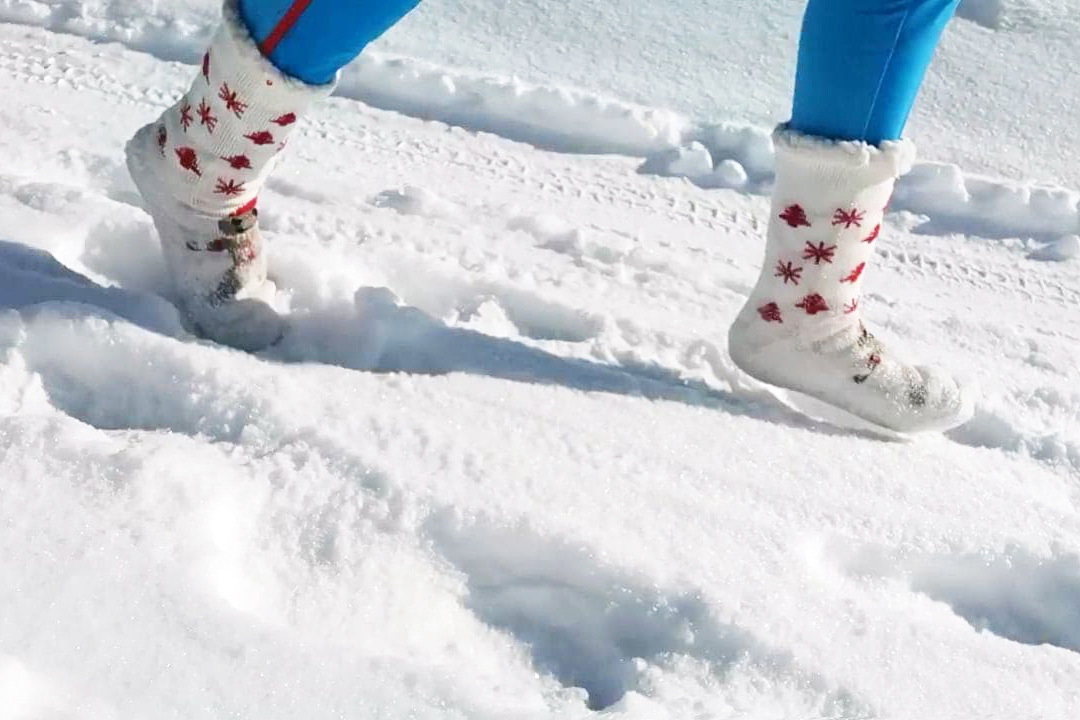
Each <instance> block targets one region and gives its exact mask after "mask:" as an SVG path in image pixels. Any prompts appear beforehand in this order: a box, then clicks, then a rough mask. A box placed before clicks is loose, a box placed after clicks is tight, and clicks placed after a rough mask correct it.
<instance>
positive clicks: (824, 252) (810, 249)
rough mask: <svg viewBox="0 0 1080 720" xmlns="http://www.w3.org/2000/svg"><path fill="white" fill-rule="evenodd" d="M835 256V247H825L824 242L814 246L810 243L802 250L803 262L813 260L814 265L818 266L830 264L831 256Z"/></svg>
mask: <svg viewBox="0 0 1080 720" xmlns="http://www.w3.org/2000/svg"><path fill="white" fill-rule="evenodd" d="M835 254H836V246H835V245H829V246H828V247H825V243H824V242H820V243H818V244H817V245H814V243H812V242H808V243H806V248H805V249H804V250H803V255H802V256H803V260H813V261H814V264H815V265H820V264H821V263H823V262H825V263H828V264H830V265H831V264H832V261H833V256H834V255H835Z"/></svg>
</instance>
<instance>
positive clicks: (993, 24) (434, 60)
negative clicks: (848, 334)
mask: <svg viewBox="0 0 1080 720" xmlns="http://www.w3.org/2000/svg"><path fill="white" fill-rule="evenodd" d="M494 5H496V4H492V3H479V2H470V1H466V0H460V1H458V2H454V1H452V0H428V2H427V3H426V5H425V6H424V7H423V8H422V10H420V11H418V13H417V14H416V15H415V16H414V17H411V18H410V19H409V20H408V21H407V24H405V25H404V26H402V27H400V28H398V29H396V30H395V31H394V32H393V34H392V36H391V37H388V38H387V39H386V40H385V41H383V42H381V43H380V45H379V47H378V48H377V52H376V54H373V55H372V56H371V58H370V59H368V60H364V61H363V62H361V63H359V64H358V65H357V66H356V67H355V68H354V69H351V70H350V71H349V76H348V78H347V79H346V83H345V86H344V87H343V90H342V92H341V93H340V94H339V97H337V98H335V99H333V100H332V101H330V102H329V103H327V105H326V106H324V107H321V108H320V109H319V110H318V111H317V112H316V113H315V114H314V115H313V117H311V118H310V119H309V120H307V121H305V123H304V125H303V127H302V129H301V130H300V131H299V133H298V136H297V138H296V141H295V143H293V145H292V147H291V148H290V154H289V155H288V157H287V159H286V161H285V163H284V164H283V165H282V167H281V171H280V173H279V174H278V175H277V176H275V178H274V179H273V180H272V182H271V183H270V186H269V187H268V188H267V191H266V192H265V193H264V197H263V201H262V211H263V214H262V219H263V221H264V225H265V229H266V233H267V236H268V239H269V242H270V243H271V244H272V246H273V256H272V266H271V272H272V274H273V275H274V276H275V278H276V279H277V280H278V283H279V286H280V287H282V288H285V290H284V293H285V294H284V295H283V298H282V299H283V301H284V302H286V303H287V304H288V305H289V306H290V308H291V313H292V314H291V328H290V331H289V333H288V335H287V336H286V338H285V340H284V341H283V342H282V343H281V344H280V345H279V346H277V347H275V348H272V349H270V350H268V351H266V352H264V353H261V354H258V355H254V356H252V355H247V354H243V353H239V352H235V351H232V350H229V349H226V348H222V347H218V346H215V345H213V344H210V343H206V342H202V341H199V340H197V339H195V338H193V337H192V336H191V335H190V334H189V333H188V332H187V331H186V330H185V328H184V327H183V324H182V322H181V320H180V318H179V317H178V315H177V313H176V311H175V309H174V307H173V305H172V304H171V303H170V302H169V298H168V297H163V296H162V295H161V288H162V287H163V286H164V268H163V266H162V261H161V258H160V254H159V253H158V251H157V249H156V248H155V246H154V243H153V239H152V237H153V236H152V229H151V223H150V220H149V218H148V217H147V216H146V214H145V213H144V212H143V210H142V209H141V206H140V202H139V199H138V197H137V196H136V195H135V193H134V190H133V187H132V185H131V182H130V180H129V179H128V178H127V176H126V173H125V172H124V169H123V160H122V157H121V148H122V144H123V141H124V140H125V139H126V138H127V137H128V135H129V134H130V133H131V132H132V131H133V130H134V129H135V128H136V127H138V126H139V125H141V124H142V123H144V122H145V121H147V120H148V119H150V118H152V117H154V116H155V115H156V114H157V113H159V112H160V111H161V109H162V108H164V107H166V106H167V105H168V104H169V103H170V102H171V100H172V99H173V98H174V97H175V96H176V95H177V94H178V93H179V92H181V90H182V89H183V87H184V86H185V85H186V83H187V81H188V79H189V77H190V75H191V74H192V72H194V70H193V68H192V67H190V66H186V65H182V64H179V63H176V62H172V61H175V60H191V59H192V58H193V57H194V56H195V54H196V52H197V51H196V48H197V47H198V44H199V43H200V42H201V38H203V37H205V35H206V32H207V29H208V23H209V22H211V18H212V16H213V12H214V8H213V5H212V4H211V3H209V2H201V1H200V2H194V1H193V0H159V1H158V2H146V1H145V0H140V1H139V2H125V3H119V2H113V1H109V0H97V1H95V2H79V3H76V2H67V1H58V2H51V3H41V2H31V1H29V0H0V13H2V17H3V18H4V19H5V20H7V21H8V22H9V24H7V25H0V46H2V47H3V52H0V93H2V94H3V96H4V97H6V98H9V102H7V103H4V104H3V105H2V106H0V157H2V158H3V161H2V164H0V479H2V483H0V580H2V581H3V582H0V718H5V719H6V718H35V719H36V718H76V717H77V718H80V719H82V718H132V717H163V716H174V717H184V718H204V717H205V718H221V717H230V716H233V717H259V718H277V717H282V718H290V717H312V718H324V717H363V718H369V717H370V718H407V717H412V718H470V719H471V718H500V719H502V718H548V717H550V718H567V717H568V718H584V717H594V716H595V717H606V718H620V719H623V718H625V719H626V720H631V719H633V720H636V719H642V720H662V719H663V718H679V719H680V720H681V719H683V718H690V717H693V718H755V719H757V718H808V717H843V718H854V717H875V718H878V717H880V718H928V717H930V718H954V717H955V718H961V717H963V718H969V717H1023V718H1046V719H1047V720H1059V719H1062V718H1070V717H1074V716H1075V715H1076V714H1077V711H1078V710H1080V690H1078V688H1080V638H1078V637H1077V631H1076V628H1077V627H1080V617H1078V615H1077V608H1078V607H1080V512H1078V510H1077V506H1078V502H1080V390H1078V389H1077V386H1076V377H1077V369H1078V368H1077V357H1078V352H1077V348H1078V343H1080V313H1078V312H1077V309H1078V306H1080V277H1078V268H1080V265H1078V262H1080V261H1078V260H1077V258H1078V257H1080V248H1078V247H1077V246H1078V244H1080V241H1078V240H1077V238H1076V236H1077V229H1078V221H1077V200H1078V199H1080V197H1078V196H1077V194H1076V191H1075V188H1080V176H1077V175H1076V174H1075V173H1076V171H1077V170H1076V167H1075V163H1074V162H1072V163H1070V162H1069V159H1070V157H1071V158H1075V157H1076V156H1077V154H1076V153H1075V152H1073V146H1072V143H1074V142H1075V140H1074V139H1073V137H1072V133H1071V132H1066V131H1065V130H1064V129H1065V128H1067V127H1068V123H1069V122H1071V120H1070V117H1075V116H1076V114H1075V112H1072V111H1071V108H1072V107H1073V106H1074V105H1075V104H1076V103H1077V102H1080V100H1078V99H1077V97H1076V96H1075V94H1069V93H1065V94H1061V93H1059V95H1058V97H1056V98H1053V99H1052V98H1051V97H1050V96H1049V95H1048V94H1047V88H1048V87H1050V85H1051V84H1052V83H1054V82H1057V81H1058V80H1060V78H1061V77H1063V75H1062V74H1061V73H1064V72H1066V71H1067V70H1068V68H1070V67H1075V64H1076V60H1077V59H1080V58H1078V57H1077V54H1076V53H1077V51H1076V50H1075V48H1074V47H1073V43H1071V42H1070V43H1068V44H1062V41H1061V37H1062V36H1061V35H1059V31H1060V30H1061V29H1062V28H1064V29H1067V28H1068V27H1070V26H1071V27H1075V23H1076V16H1075V11H1074V10H1073V11H1072V14H1070V12H1069V11H1070V8H1069V7H1067V5H1068V3H1064V2H1055V1H1053V0H1044V1H1043V2H1034V0H1024V1H1023V2H1021V1H1020V0H1018V1H1017V2H1015V3H1013V2H1006V3H976V2H971V1H970V0H969V1H968V2H966V3H965V11H964V14H965V16H966V17H967V18H968V19H969V20H962V21H960V22H958V23H956V24H955V25H954V26H953V28H952V29H951V30H950V35H949V37H948V38H947V39H946V45H945V48H944V50H943V55H942V58H941V60H942V61H941V62H940V63H939V64H938V66H937V67H936V69H935V71H934V75H933V77H931V79H930V85H929V87H928V93H927V96H926V97H925V98H924V100H923V102H922V103H921V105H920V108H919V111H918V117H917V118H916V122H915V126H914V128H913V131H914V132H915V133H917V134H918V139H919V140H920V143H921V144H922V146H923V149H924V151H925V152H924V160H923V164H921V165H920V166H919V167H918V168H917V169H916V171H915V172H914V173H913V175H912V176H911V177H910V178H909V179H907V180H906V181H905V182H904V183H903V184H902V186H901V188H900V189H899V192H898V194H897V198H896V204H895V206H894V209H895V210H896V212H894V213H892V214H891V215H890V216H889V218H888V222H887V228H886V229H885V231H884V232H883V236H882V240H881V241H880V245H879V250H878V257H877V263H876V266H875V268H874V276H873V278H872V281H871V282H872V284H871V288H872V290H873V294H872V295H871V296H870V297H868V298H867V300H866V305H867V308H868V313H869V316H870V320H871V321H872V322H873V323H874V324H875V325H876V326H877V327H879V328H880V329H881V335H883V336H885V337H886V339H887V341H888V342H890V344H902V345H905V346H907V347H909V348H910V350H911V352H912V353H914V354H915V355H916V356H918V357H921V358H924V359H932V360H934V361H937V362H941V363H943V364H945V365H947V366H949V367H951V368H954V369H955V370H957V371H958V372H960V373H962V374H963V375H964V376H966V377H968V378H970V379H974V380H976V381H978V382H979V384H980V385H981V387H982V388H983V399H982V401H981V402H980V404H979V407H978V412H977V415H976V418H975V419H974V420H973V421H972V422H971V423H969V424H968V425H966V426H964V427H962V428H959V429H958V430H956V431H954V432H952V433H949V434H948V435H947V436H945V437H931V438H922V439H919V440H916V441H901V440H896V439H888V438H883V437H881V436H880V435H876V434H874V433H871V432H868V431H865V430H858V429H852V428H850V427H847V426H844V425H842V424H840V423H839V422H838V421H837V420H835V419H831V420H830V419H828V418H826V419H822V418H820V417H819V418H817V419H811V418H807V417H805V416H803V415H801V414H799V413H797V412H795V411H793V410H792V409H791V407H790V404H793V403H795V402H797V400H796V399H795V398H788V397H785V396H783V395H782V394H774V393H773V392H772V391H770V390H768V389H767V388H764V387H762V386H760V385H758V384H756V383H754V382H753V381H751V380H750V379H748V378H746V377H745V376H743V375H741V374H740V373H739V372H737V371H736V370H735V369H734V367H733V366H732V365H731V363H730V360H729V359H728V357H727V351H726V347H725V340H724V337H725V333H726V328H727V324H728V322H730V320H731V318H732V317H733V316H734V314H735V313H736V312H737V310H738V308H739V306H740V304H741V302H742V300H743V299H744V298H745V296H746V294H747V293H748V292H749V289H750V286H751V284H752V283H753V281H754V278H755V277H756V273H757V264H758V263H759V262H760V254H761V248H762V230H763V222H764V218H765V214H766V211H767V200H766V195H765V193H767V191H768V186H769V183H770V181H771V172H772V171H771V164H772V147H771V141H770V139H769V133H768V129H767V128H768V126H769V123H770V121H771V120H775V119H780V117H781V116H782V113H783V110H784V102H785V101H784V99H783V98H784V92H785V89H784V88H785V83H786V82H787V79H786V78H787V74H788V71H789V67H788V66H787V64H786V63H788V62H789V60H790V58H789V56H790V48H789V47H787V46H788V45H790V39H791V38H790V36H791V33H793V32H794V29H795V28H796V27H797V23H796V20H797V14H798V3H795V2H779V1H778V0H777V1H776V2H772V1H770V2H765V3H756V4H754V3H749V4H748V3H733V2H720V1H719V0H708V2H707V3H704V4H702V3H691V2H679V3H664V4H655V5H654V6H651V7H649V8H643V7H641V6H633V10H630V9H628V8H630V7H631V6H628V5H627V4H625V3H613V2H595V3H585V4H582V3H562V2H558V1H557V0H549V2H547V3H540V2H525V1H524V0H516V1H511V2H507V3H502V4H498V7H494ZM701 6H704V7H708V8H712V9H714V10H717V12H719V11H721V10H722V11H723V12H722V14H723V15H724V16H725V17H728V18H730V19H731V23H730V24H724V27H723V28H721V29H720V30H719V31H716V30H715V29H713V28H709V27H708V23H702V22H701V21H700V19H698V20H696V21H695V22H691V20H692V18H693V17H694V16H693V13H692V11H693V10H695V8H698V7H701ZM751 6H753V7H751ZM762 7H767V8H771V9H773V10H775V12H762V11H761V10H760V8H762ZM560 13H564V14H563V15H560ZM735 21H738V24H737V25H736V24H735ZM972 21H975V22H972ZM523 28H527V29H528V31H525V30H523ZM495 30H498V32H495ZM556 31H558V32H556ZM471 33H475V36H474V35H471ZM785 34H786V36H785ZM481 36H482V37H483V38H484V42H480V38H481ZM469 38H473V40H475V41H470V40H469ZM766 38H768V39H769V40H768V44H767V43H766ZM102 40H108V41H111V42H100V41H102ZM991 41H992V42H991ZM767 46H768V47H776V48H777V50H776V51H775V52H772V53H770V54H768V55H765V54H764V50H763V48H765V47H767ZM1018 49H1019V50H1023V52H1024V53H1028V54H1027V55H1025V56H1024V57H1025V59H1024V61H1023V62H1024V67H1026V68H1028V69H1029V70H1031V72H1023V71H1018V70H1017V68H1018V63H1019V62H1020V60H1019V58H1020V56H1021V54H1022V53H1021V52H1019V50H1018ZM1055 53H1056V54H1055ZM1049 57H1052V58H1054V61H1053V62H1046V63H1044V62H1043V61H1045V60H1046V58H1049ZM553 58H556V59H557V60H553ZM785 58H787V59H785ZM1041 63H1042V64H1041ZM476 68H486V70H484V71H478V70H477V69H476ZM1034 68H1038V70H1037V71H1034ZM515 76H517V77H515ZM734 78H749V79H750V80H753V79H755V78H756V79H758V80H761V79H762V78H764V79H765V80H762V82H760V83H758V84H757V85H756V86H755V87H756V89H752V90H751V91H746V86H747V84H750V83H748V82H747V81H744V80H739V81H738V82H736V81H735V80H734ZM989 87H994V88H995V92H997V93H998V94H999V97H1000V101H999V102H998V103H996V104H994V105H993V110H992V111H988V110H987V108H988V107H990V105H989V104H988V103H989V101H988V100H987V99H986V94H984V92H983V90H985V89H986V88H989ZM1020 87H1024V88H1025V90H1024V93H1023V94H1022V95H1021V94H1019V93H1018V91H1017V90H1016V89H1017V88H1020ZM1058 87H1059V88H1060V87H1069V86H1068V85H1062V84H1059V85H1058ZM12 99H13V101H12ZM358 100H363V101H367V102H358ZM369 103H374V104H369ZM1070 112H1072V114H1071V115H1070ZM448 123H450V124H448ZM957 127H961V128H963V131H962V132H961V133H960V134H958V135H956V136H950V135H949V129H950V128H957ZM984 134H985V135H984ZM984 136H985V137H988V138H993V139H994V141H993V142H979V141H978V140H979V138H980V137H984ZM1033 138H1038V139H1039V140H1038V142H1036V141H1035V140H1033ZM1070 153H1071V155H1070ZM666 175H676V176H677V177H665V176H666ZM165 295H166V296H167V293H166V294H165Z"/></svg>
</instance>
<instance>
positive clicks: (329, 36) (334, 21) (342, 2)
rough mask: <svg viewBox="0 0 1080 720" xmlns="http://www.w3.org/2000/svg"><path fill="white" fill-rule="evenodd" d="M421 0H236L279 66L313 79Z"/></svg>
mask: <svg viewBox="0 0 1080 720" xmlns="http://www.w3.org/2000/svg"><path fill="white" fill-rule="evenodd" d="M419 3H420V0H369V1H368V2H356V1H355V0H240V16H241V17H242V18H243V19H244V22H245V23H246V24H247V26H248V29H249V30H250V31H251V35H252V37H253V38H255V41H256V42H257V43H258V44H259V49H260V50H262V53H263V54H264V55H266V56H267V57H268V58H270V61H271V62H273V63H274V65H276V66H277V67H278V68H279V69H280V70H281V71H282V72H285V73H287V74H289V75H292V76H293V77H296V78H299V79H301V80H303V81H304V82H307V83H311V84H313V85H322V84H324V83H328V82H330V81H331V80H333V78H334V76H335V75H336V74H337V72H338V70H340V69H341V68H343V67H345V65H347V64H348V63H349V62H351V61H352V59H353V58H355V57H356V56H357V55H359V54H360V52H361V51H362V50H363V49H364V48H365V47H366V46H367V45H368V43H370V42H371V41H372V40H375V39H376V38H378V37H379V36H380V35H382V34H383V33H385V32H386V31H387V30H388V29H390V28H391V27H392V26H393V25H394V24H395V23H397V21H398V20H400V19H401V18H403V17H404V16H405V15H406V14H407V13H408V12H409V11H410V10H412V9H413V8H415V7H416V6H417V5H418V4H419Z"/></svg>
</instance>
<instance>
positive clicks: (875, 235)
mask: <svg viewBox="0 0 1080 720" xmlns="http://www.w3.org/2000/svg"><path fill="white" fill-rule="evenodd" d="M880 234H881V225H875V226H874V229H873V230H871V231H870V234H869V235H867V236H866V237H865V238H863V242H864V243H867V244H869V243H872V242H874V241H875V240H877V239H878V235H880Z"/></svg>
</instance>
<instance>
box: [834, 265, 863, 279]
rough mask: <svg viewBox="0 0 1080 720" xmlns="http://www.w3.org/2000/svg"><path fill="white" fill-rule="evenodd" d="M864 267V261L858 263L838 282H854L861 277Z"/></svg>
mask: <svg viewBox="0 0 1080 720" xmlns="http://www.w3.org/2000/svg"><path fill="white" fill-rule="evenodd" d="M865 269H866V263H864V262H861V263H859V264H858V265H857V266H855V269H854V270H852V271H851V274H849V275H847V276H846V277H844V278H843V279H842V280H841V281H840V282H842V283H856V282H858V281H859V278H860V277H862V274H863V270H865Z"/></svg>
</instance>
